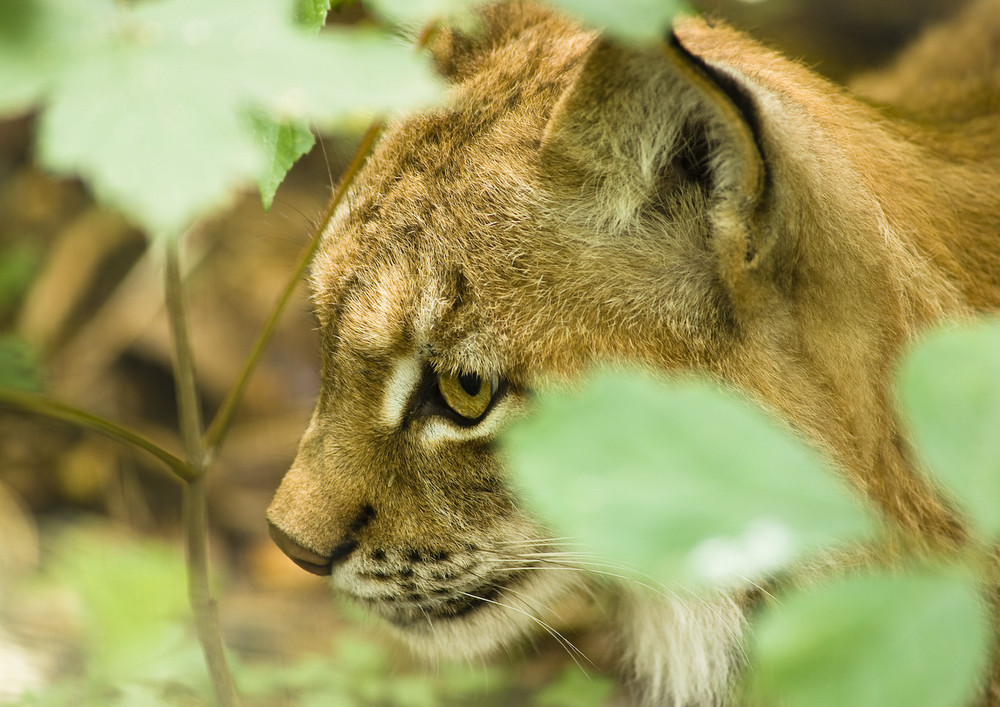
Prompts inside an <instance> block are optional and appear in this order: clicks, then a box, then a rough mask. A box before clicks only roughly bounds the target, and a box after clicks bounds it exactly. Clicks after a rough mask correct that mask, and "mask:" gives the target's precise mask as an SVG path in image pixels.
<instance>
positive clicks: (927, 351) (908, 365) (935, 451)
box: [899, 319, 1000, 540]
mask: <svg viewBox="0 0 1000 707" xmlns="http://www.w3.org/2000/svg"><path fill="white" fill-rule="evenodd" d="M899 397H900V400H901V403H902V408H903V417H904V419H905V420H906V422H907V423H908V425H909V428H910V430H911V432H912V435H913V440H914V442H915V443H916V446H917V451H918V454H919V456H920V457H921V458H922V459H923V460H924V461H925V462H926V466H927V468H928V470H929V471H930V473H931V474H932V476H933V477H934V478H935V479H936V480H937V481H938V482H939V483H940V485H941V486H942V487H943V488H944V489H946V490H947V491H948V492H949V493H950V494H951V495H952V497H953V498H954V500H955V501H956V502H957V503H958V504H959V505H960V506H961V508H962V510H963V511H964V512H965V514H966V515H967V516H968V518H969V519H970V520H971V521H972V524H973V525H974V527H975V528H976V530H978V531H979V532H980V533H981V534H982V535H983V536H984V537H986V538H987V539H989V540H995V539H996V538H997V537H998V536H1000V434H998V430H1000V322H998V321H997V320H995V319H994V320H984V321H981V322H979V323H977V324H975V325H973V326H967V327H961V328H960V327H951V328H947V329H941V330H939V331H937V332H935V333H933V334H931V335H930V336H928V337H927V338H926V339H925V340H924V341H922V342H920V344H919V345H917V346H916V347H914V348H913V350H911V351H910V352H909V354H908V355H907V356H906V357H905V358H904V360H903V364H902V367H901V369H900V374H899Z"/></svg>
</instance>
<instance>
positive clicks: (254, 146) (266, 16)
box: [0, 0, 439, 234]
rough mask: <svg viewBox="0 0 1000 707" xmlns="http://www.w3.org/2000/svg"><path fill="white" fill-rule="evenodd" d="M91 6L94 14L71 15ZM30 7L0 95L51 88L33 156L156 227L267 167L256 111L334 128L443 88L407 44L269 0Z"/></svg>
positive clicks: (178, 226)
mask: <svg viewBox="0 0 1000 707" xmlns="http://www.w3.org/2000/svg"><path fill="white" fill-rule="evenodd" d="M23 1H24V0H17V2H18V3H21V2H23ZM91 6H93V10H94V12H93V13H92V14H93V15H94V17H92V18H87V19H85V20H83V19H78V17H77V15H79V14H81V12H82V10H81V7H87V8H89V7H91ZM32 7H34V9H32V10H31V12H30V13H29V14H28V15H27V16H26V17H27V19H21V20H18V21H19V22H20V24H22V25H25V26H28V27H29V29H30V31H29V32H28V38H27V39H25V40H24V41H21V42H20V43H19V44H18V45H17V47H16V48H14V49H11V48H5V49H3V50H2V53H0V78H3V79H4V80H5V81H6V80H10V81H11V85H13V86H14V89H12V91H11V93H10V94H9V95H8V96H7V97H6V98H2V91H0V99H2V100H3V101H5V102H6V103H7V104H8V105H14V106H19V105H24V104H25V102H28V101H36V100H39V99H40V98H42V97H47V98H48V108H47V109H46V110H45V111H44V113H43V115H42V118H41V121H40V126H39V155H40V160H41V162H42V163H43V164H44V165H45V166H46V167H48V168H50V169H53V170H55V171H58V172H63V173H72V174H79V175H81V176H83V177H84V178H85V179H86V180H87V181H88V182H89V184H90V186H91V187H92V188H93V189H94V191H95V192H96V194H97V195H98V196H99V197H100V198H101V199H102V200H103V201H105V202H108V203H110V204H111V205H113V206H116V207H118V208H119V209H121V210H122V211H124V212H125V213H126V214H127V215H128V216H130V217H131V218H132V219H133V220H134V221H136V222H138V223H139V224H141V225H142V226H144V227H145V228H147V229H148V230H149V231H151V232H152V233H154V234H163V233H165V234H174V233H178V232H180V231H182V230H183V229H185V228H186V227H187V226H188V225H190V223H191V222H192V221H193V220H194V219H196V218H198V217H200V216H202V215H204V214H206V213H207V212H209V211H210V210H212V209H214V208H217V207H218V206H220V205H222V204H223V203H224V202H225V201H226V200H227V198H228V197H229V196H230V195H231V194H232V193H233V192H234V190H236V189H237V188H240V187H242V186H244V185H245V184H246V183H247V182H248V181H250V180H252V179H255V178H257V177H258V175H261V174H264V173H265V172H268V173H271V172H274V170H273V169H271V168H269V167H268V165H269V164H271V162H272V161H273V157H274V155H273V152H272V153H271V154H270V155H269V154H268V153H267V152H266V151H265V149H264V148H263V147H262V146H261V145H260V144H259V143H258V142H257V141H256V140H255V139H254V137H253V128H252V124H251V123H252V121H251V120H250V119H249V117H248V116H249V115H250V114H254V115H257V114H261V113H263V114H266V115H269V116H272V118H273V119H275V120H279V121H282V122H290V121H309V122H311V123H315V124H319V125H322V126H332V125H336V124H339V123H342V122H343V121H345V120H349V119H355V118H356V117H357V116H358V115H359V114H361V113H365V112H372V111H378V112H383V111H392V110H398V109H403V108H409V107H412V106H414V105H417V104H420V103H422V102H426V101H428V100H430V99H431V98H433V97H435V96H436V95H437V94H438V90H439V84H438V82H437V80H436V79H435V78H434V77H433V72H432V71H431V69H430V66H429V64H428V62H427V61H426V58H422V57H418V56H417V54H416V53H415V52H414V51H413V50H412V49H411V48H410V47H407V46H405V45H402V44H400V43H399V42H398V41H397V40H395V39H392V38H390V37H388V36H386V35H384V34H379V33H376V32H374V31H356V30H347V29H340V30H339V31H333V30H332V29H331V30H330V31H325V32H322V33H319V34H316V33H314V32H309V31H307V30H305V29H303V28H301V27H300V26H298V25H296V24H295V22H294V20H293V18H292V14H293V13H292V11H291V10H292V8H291V5H290V4H288V5H286V4H284V3H282V2H276V1H275V0H213V2H210V3H206V2H203V0H160V1H159V2H143V3H119V2H113V0H92V2H88V1H87V0H66V2H65V4H63V3H62V2H61V1H57V0H39V4H38V5H37V7H35V6H32ZM95 18H96V19H95ZM36 64H37V66H38V67H40V68H39V69H37V70H36V68H35V66H36ZM4 85H6V84H4Z"/></svg>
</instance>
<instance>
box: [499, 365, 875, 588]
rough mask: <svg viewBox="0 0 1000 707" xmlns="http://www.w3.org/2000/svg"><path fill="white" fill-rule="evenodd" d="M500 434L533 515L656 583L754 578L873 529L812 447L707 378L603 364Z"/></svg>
mask: <svg viewBox="0 0 1000 707" xmlns="http://www.w3.org/2000/svg"><path fill="white" fill-rule="evenodd" d="M507 440H508V450H509V455H510V456H511V460H512V463H513V465H514V467H515V468H516V469H517V471H518V480H519V482H520V484H521V486H523V487H524V488H525V490H526V491H527V492H528V497H529V498H530V499H532V501H533V502H534V503H535V504H536V505H537V506H539V508H540V510H541V511H542V513H543V516H544V517H548V518H551V519H552V521H553V522H555V523H556V524H557V525H558V526H559V527H564V528H566V529H567V530H568V531H570V532H571V534H572V535H573V536H574V537H575V538H578V539H579V540H580V541H581V542H582V543H583V544H584V545H585V546H586V547H588V548H589V549H592V550H593V551H595V552H598V553H599V554H601V555H603V556H604V557H606V558H612V557H614V558H616V560H617V562H618V563H620V564H625V565H631V566H634V567H639V568H642V570H643V572H644V573H645V574H649V575H652V576H654V577H656V578H657V579H659V580H661V581H669V582H676V583H679V584H682V585H687V586H690V585H692V584H693V583H697V584H703V585H704V584H706V583H711V584H717V583H720V582H731V581H737V580H743V581H745V580H746V579H747V578H749V579H753V578H760V577H762V576H764V575H766V574H768V573H770V572H772V571H774V570H777V569H780V568H782V567H786V566H788V565H789V564H790V563H792V562H794V561H795V560H797V559H801V558H803V557H804V556H807V555H812V554H815V553H817V552H819V551H820V550H822V549H824V548H829V547H830V546H831V545H834V544H837V543H842V542H844V541H845V540H851V539H860V538H864V537H867V536H868V535H869V534H870V533H871V531H872V529H873V527H874V523H873V521H872V520H871V519H870V518H869V517H868V516H867V514H866V513H865V512H864V511H863V510H862V507H861V506H860V505H859V504H858V503H857V502H856V501H855V500H854V499H853V497H852V496H851V495H850V494H849V493H848V491H847V489H846V487H844V486H843V485H842V484H840V483H839V482H838V481H837V479H836V478H835V477H834V475H833V474H832V473H831V472H830V470H829V468H828V467H827V466H826V464H825V463H824V462H823V461H822V459H821V457H820V456H819V455H818V454H817V453H816V452H814V451H813V450H812V449H810V448H809V447H807V446H806V445H805V444H804V443H802V442H800V441H799V440H798V439H796V438H794V437H792V436H791V435H789V434H787V433H786V432H785V431H784V430H782V429H780V428H779V427H778V426H777V425H776V424H775V423H774V422H773V421H772V420H770V419H769V418H767V417H766V416H765V415H764V413H763V412H762V411H760V410H759V409H756V408H755V407H753V406H752V405H750V404H748V403H747V402H746V401H743V400H740V399H738V398H736V397H735V396H731V395H723V394H722V393H721V392H720V391H718V390H716V389H714V388H713V387H712V386H711V385H710V384H708V383H707V382H706V381H699V380H679V381H673V382H672V383H670V384H666V383H663V382H662V381H657V380H655V379H653V378H652V377H649V376H645V375H641V374H640V375H636V374H634V373H607V372H605V373H602V374H599V375H597V376H595V377H593V378H592V379H591V380H590V382H589V383H588V384H587V386H586V387H585V388H584V390H582V391H581V392H580V393H579V394H576V395H565V396H556V397H545V398H544V399H543V400H542V401H541V404H540V405H539V406H538V408H537V410H536V411H534V412H533V415H532V418H531V420H530V422H529V423H528V424H523V425H521V426H520V427H518V428H516V429H514V430H513V431H512V432H511V434H509V435H508V437H507ZM570 476H571V477H572V480H571V479H570V478H568V477H570ZM570 483H572V486H573V493H572V494H566V493H560V492H559V489H564V488H566V486H567V485H568V484H570ZM636 489H643V493H642V494H641V495H637V494H636V493H635V490H636Z"/></svg>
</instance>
